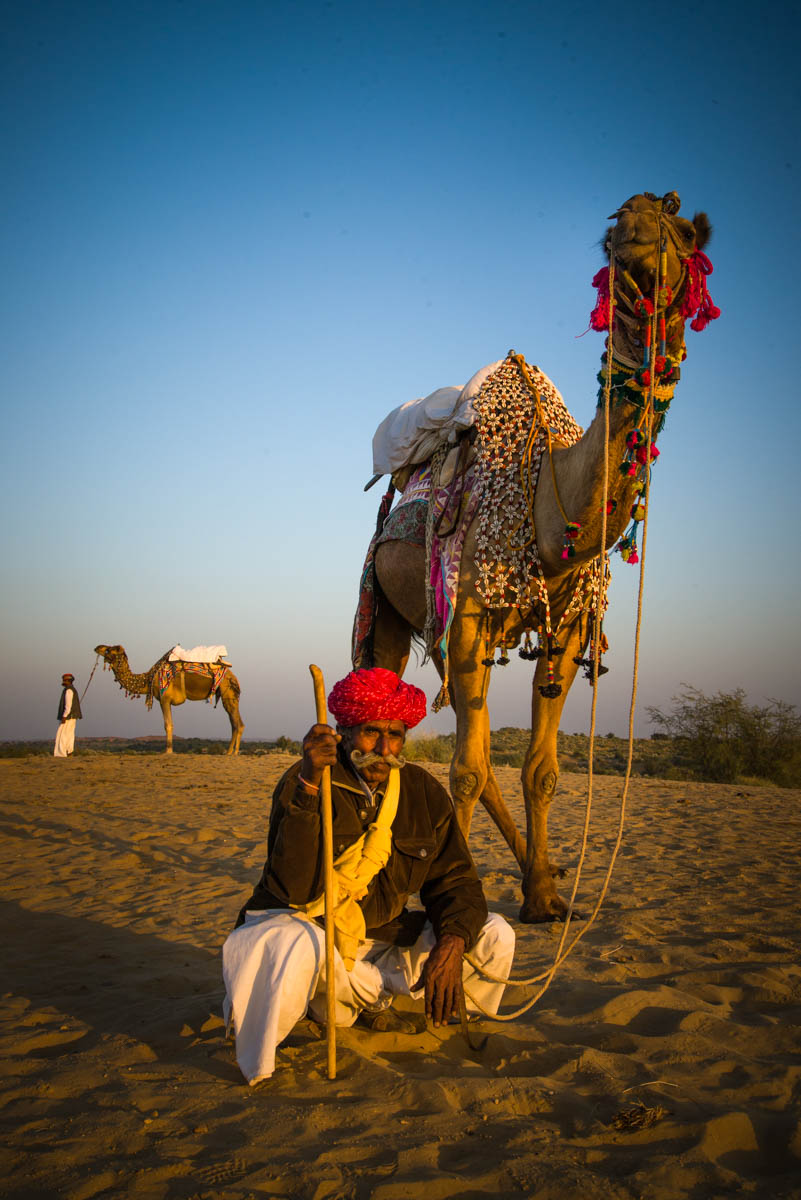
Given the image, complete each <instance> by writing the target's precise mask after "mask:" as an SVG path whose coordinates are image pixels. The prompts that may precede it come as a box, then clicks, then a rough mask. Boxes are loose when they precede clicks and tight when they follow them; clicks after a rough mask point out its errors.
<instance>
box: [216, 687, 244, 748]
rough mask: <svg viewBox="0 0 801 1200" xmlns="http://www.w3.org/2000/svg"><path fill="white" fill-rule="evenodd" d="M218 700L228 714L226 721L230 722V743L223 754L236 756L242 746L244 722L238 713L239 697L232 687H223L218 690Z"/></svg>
mask: <svg viewBox="0 0 801 1200" xmlns="http://www.w3.org/2000/svg"><path fill="white" fill-rule="evenodd" d="M220 699H221V700H222V706H223V708H224V709H225V711H226V712H227V713H228V720H229V721H230V722H231V741H230V742H229V744H228V749H227V750H226V752H225V753H226V754H238V753H239V747H240V745H241V744H242V734H243V733H244V732H245V722H244V721H243V720H242V717H241V716H240V713H239V697H238V696H237V694H236V692H235V691H234V689H233V688H232V687H225V686H223V687H222V688H220Z"/></svg>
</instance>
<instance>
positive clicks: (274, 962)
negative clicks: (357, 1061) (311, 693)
mask: <svg viewBox="0 0 801 1200" xmlns="http://www.w3.org/2000/svg"><path fill="white" fill-rule="evenodd" d="M328 708H329V710H330V711H331V712H332V713H333V714H334V717H335V719H336V722H337V725H336V731H335V730H334V729H332V728H331V726H330V725H314V726H312V728H311V729H310V730H309V732H308V733H307V734H306V737H305V738H304V739H303V758H302V760H301V761H300V762H298V763H295V765H294V766H292V767H290V768H289V770H288V771H287V772H286V774H285V775H284V776H283V778H282V779H281V780H280V781H279V783H278V786H277V787H276V789H275V792H274V793H273V803H272V809H271V812H270V827H269V832H268V836H267V862H266V863H265V865H264V871H263V873H262V877H261V880H260V882H259V883H258V884H257V886H256V889H255V891H254V893H253V895H252V896H251V898H250V899H249V900H248V901H247V903H246V904H245V906H244V907H243V909H242V911H241V912H240V914H239V918H238V920H237V923H236V928H235V929H234V931H233V933H231V934H230V935H229V937H228V939H227V941H226V943H225V945H224V947H223V976H224V979H225V986H226V1003H225V1010H226V1019H227V1020H230V1022H232V1023H233V1026H234V1030H235V1032H236V1054H237V1060H238V1062H239V1065H240V1068H241V1070H242V1073H243V1075H244V1076H245V1078H246V1079H247V1080H248V1082H249V1083H256V1082H257V1081H258V1080H259V1079H266V1078H269V1076H270V1075H272V1073H273V1070H274V1068H275V1050H276V1047H277V1046H278V1045H279V1044H280V1043H281V1042H282V1041H283V1040H284V1038H286V1037H287V1035H288V1034H289V1033H290V1031H291V1030H292V1028H293V1026H294V1025H295V1023H296V1022H297V1021H299V1020H300V1019H301V1018H302V1017H303V1016H304V1015H305V1013H306V1011H307V1009H308V1011H309V1013H310V1014H311V1015H312V1016H313V1017H315V1019H317V1020H320V1021H322V1020H324V1019H325V1013H326V1005H325V980H324V966H325V944H324V935H323V928H322V913H323V900H322V892H323V856H322V820H321V812H320V783H321V780H322V777H323V771H324V770H325V768H326V767H330V768H331V793H332V807H333V834H334V856H335V860H334V873H335V880H334V888H335V896H336V900H335V911H334V921H335V939H334V940H335V946H336V951H335V967H336V978H335V981H334V984H335V993H336V1023H337V1024H338V1025H352V1024H353V1023H354V1022H355V1021H356V1019H357V1018H359V1020H360V1022H362V1023H366V1024H368V1025H369V1026H370V1027H371V1028H372V1029H374V1030H375V1029H377V1030H391V1029H393V1028H395V1029H398V1028H401V1027H402V1025H403V1019H402V1018H400V1017H399V1016H398V1015H397V1014H394V1013H390V1012H389V1008H390V1005H391V1004H392V1000H393V997H394V996H396V995H410V994H412V995H414V994H418V995H419V994H421V993H422V998H423V1000H424V1003H425V1011H426V1015H427V1016H428V1017H429V1018H430V1019H431V1020H433V1022H434V1024H435V1025H443V1024H447V1023H448V1021H450V1020H451V1019H452V1018H453V1017H458V1014H459V1011H460V1006H461V997H462V981H463V979H464V982H465V984H466V989H467V993H468V994H467V995H466V996H465V999H466V1003H467V1009H468V1011H472V1012H477V1011H478V1009H477V1008H476V1007H475V1006H474V1005H473V1003H472V1000H473V999H475V1000H476V1001H477V1002H478V1004H479V1005H480V1006H481V1008H482V1009H484V1010H486V1011H487V1012H489V1013H495V1012H497V1010H498V1006H499V1004H500V1002H501V997H502V996H503V991H504V984H503V982H498V980H504V979H506V978H507V977H508V974H509V970H510V968H511V965H512V956H513V953H514V940H515V939H514V932H513V930H512V929H511V927H510V926H509V925H508V924H507V922H506V921H505V920H504V919H503V917H501V916H500V915H499V914H497V913H488V912H487V904H486V901H485V899H484V893H483V890H482V887H481V882H480V880H479V878H478V875H477V873H476V868H475V866H474V864H473V860H472V858H471V857H470V852H469V850H468V849H467V845H466V844H465V841H464V838H463V837H462V834H461V831H460V829H459V826H458V824H457V822H456V816H455V813H454V809H453V804H452V802H451V798H450V796H449V795H448V793H447V792H446V791H445V789H444V788H443V787H442V785H441V784H440V783H438V781H437V780H436V779H434V777H433V776H432V775H430V774H429V773H428V771H426V770H424V769H423V768H422V767H419V766H417V765H416V764H415V763H407V762H406V760H405V759H404V757H403V753H402V752H403V744H404V741H405V739H406V731H407V730H408V729H411V728H412V726H414V725H417V723H418V722H419V721H421V720H422V719H423V717H424V716H425V712H426V701H425V696H424V694H423V693H422V692H421V691H420V689H419V688H416V687H413V686H412V685H411V684H408V683H404V682H403V681H402V680H401V679H399V678H398V676H397V675H396V674H395V673H394V671H388V670H385V669H384V668H382V667H372V668H370V669H364V668H363V669H361V670H357V671H351V673H350V674H349V675H348V676H347V677H346V678H345V679H343V680H341V681H340V682H339V683H337V684H336V685H335V686H334V688H333V690H332V692H331V694H330V695H329V697H328ZM412 896H419V907H418V906H414V907H412V908H409V907H407V902H408V900H409V899H410V897H412ZM465 955H469V960H468V959H467V958H465ZM476 967H486V968H487V969H488V970H489V971H490V972H491V974H492V975H494V976H495V980H496V981H494V982H492V981H487V980H486V979H483V978H481V976H480V975H479V973H478V972H477V971H476ZM407 1031H413V1028H412V1027H409V1026H408V1024H407Z"/></svg>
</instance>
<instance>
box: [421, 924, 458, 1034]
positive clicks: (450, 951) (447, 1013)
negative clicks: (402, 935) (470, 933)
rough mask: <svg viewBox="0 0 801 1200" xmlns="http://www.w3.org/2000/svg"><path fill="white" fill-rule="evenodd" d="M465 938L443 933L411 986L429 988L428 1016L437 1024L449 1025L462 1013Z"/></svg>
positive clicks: (427, 991)
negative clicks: (449, 1022) (460, 1002)
mask: <svg viewBox="0 0 801 1200" xmlns="http://www.w3.org/2000/svg"><path fill="white" fill-rule="evenodd" d="M463 955H464V938H461V937H459V935H458V934H457V933H443V935H442V937H441V938H440V939H439V941H438V942H437V944H436V946H435V947H434V949H433V950H432V951H431V953H430V954H429V956H428V959H427V960H426V965H425V966H424V967H423V971H422V974H421V976H420V978H419V979H418V980H417V983H415V984H413V985H412V988H411V989H410V990H411V991H413V992H417V991H419V990H420V988H421V987H423V985H425V989H426V1016H427V1017H428V1018H429V1019H430V1020H432V1021H433V1022H434V1025H447V1023H448V1021H449V1020H450V1019H451V1017H452V1016H458V1015H459V1001H460V999H461V996H462V957H463Z"/></svg>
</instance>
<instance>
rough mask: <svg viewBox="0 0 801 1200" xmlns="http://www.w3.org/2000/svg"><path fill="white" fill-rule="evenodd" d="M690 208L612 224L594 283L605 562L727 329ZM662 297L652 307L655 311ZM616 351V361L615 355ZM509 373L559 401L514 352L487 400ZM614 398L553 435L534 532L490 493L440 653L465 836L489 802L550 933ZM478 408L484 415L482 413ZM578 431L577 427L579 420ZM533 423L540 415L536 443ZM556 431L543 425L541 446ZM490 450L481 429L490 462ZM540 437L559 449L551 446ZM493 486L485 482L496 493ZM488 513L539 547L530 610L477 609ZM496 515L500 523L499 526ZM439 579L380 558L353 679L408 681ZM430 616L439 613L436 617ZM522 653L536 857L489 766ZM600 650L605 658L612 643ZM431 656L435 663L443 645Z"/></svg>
mask: <svg viewBox="0 0 801 1200" xmlns="http://www.w3.org/2000/svg"><path fill="white" fill-rule="evenodd" d="M678 209H679V198H678V196H677V195H676V194H675V193H669V194H668V195H667V196H665V197H664V198H662V199H660V198H657V197H656V196H653V195H651V194H650V193H649V194H646V195H641V196H634V197H632V199H630V200H629V201H627V203H626V204H624V205H623V206H622V208H621V209H620V210H619V211H618V212H617V213H615V214H614V216H615V217H616V218H617V223H616V224H615V225H614V226H612V227H610V229H608V230H607V234H606V237H605V239H604V245H605V249H606V252H607V255H608V256H609V258H610V271H609V272H608V273H607V272H599V274H598V276H596V279H595V280H594V281H593V282H594V283H595V285H596V286H598V287H599V304H598V307H597V308H596V310H595V312H594V313H593V318H592V324H593V326H594V327H595V328H597V329H601V328H608V327H609V326H608V317H609V311H610V303H609V299H610V298H609V295H608V293H607V292H606V291H605V282H606V285H608V282H609V280H610V278H611V280H612V300H613V303H612V305H611V310H612V312H613V313H614V314H615V317H614V323H613V333H612V338H613V341H612V363H611V367H612V372H613V374H612V376H611V380H610V382H609V385H608V386H609V388H610V392H609V394H610V396H611V404H610V405H609V417H608V445H609V452H608V492H607V495H608V498H609V504H608V506H607V509H606V512H607V526H606V535H605V546H604V550H606V549H608V548H609V547H611V546H612V545H613V544H614V543H615V542H616V541H617V540H618V539H620V538H621V534H623V531H624V529H625V527H626V525H627V524H628V523H629V522H630V521H631V520H632V518H635V519H642V516H643V513H644V506H645V504H646V502H647V486H648V473H649V463H650V461H651V457H652V455H653V454H654V453H655V448H652V442H653V439H654V438H655V436H656V433H657V432H658V430H659V428H660V427H661V421H662V419H663V416H664V411H665V410H666V408H667V405H668V403H669V400H670V396H671V395H672V392H673V387H674V386H675V382H676V380H677V378H678V375H679V369H678V368H679V364H680V363H681V361H682V360H683V358H684V356H685V350H684V324H685V320H686V318H687V317H688V316H690V315H692V314H698V315H696V318H695V320H694V321H693V327H694V328H703V325H704V324H706V323H707V322H708V320H710V319H712V318H714V317H715V316H717V315H719V311H718V310H717V309H715V308H714V305H712V303H711V300H710V298H709V296H708V293H707V291H706V285H705V280H704V278H703V277H702V275H703V276H705V274H707V273H708V272H709V271H710V270H711V264H710V263H709V260H708V259H706V257H705V256H704V255H703V254H701V253H700V251H701V248H702V247H703V245H704V244H705V243H706V241H707V239H708V237H709V234H710V232H711V230H710V226H709V222H708V220H707V218H706V216H705V215H704V214H702V213H700V214H696V216H695V217H694V218H693V221H692V222H691V221H688V220H684V219H682V218H680V217H678V215H677V214H678ZM649 297H652V298H655V300H656V306H655V308H654V305H653V303H652V301H651V300H649V299H648V298H649ZM649 310H650V311H649ZM606 344H607V347H608V345H609V343H608V341H607V343H606ZM605 372H606V354H605V355H604V359H603V362H602V374H601V375H600V376H599V379H601V380H602V381H603V380H604V379H605V378H606V375H605ZM504 373H505V376H506V378H507V379H509V380H512V381H514V380H515V379H517V378H518V376H519V377H520V378H521V379H523V380H524V382H526V376H528V380H527V382H526V387H527V388H528V391H529V392H530V393H532V395H533V394H534V393H535V392H537V389H538V388H540V387H541V388H542V389H543V393H544V390H546V389H547V388H548V387H550V388H551V391H553V390H554V389H553V387H552V385H551V384H550V381H548V380H547V379H546V378H545V377H544V376H541V375H539V374H538V373H537V368H528V367H527V364H525V363H524V362H523V360H522V359H521V358H520V356H516V355H513V354H512V353H511V352H510V356H509V358H507V359H506V361H505V362H504V363H503V364H502V365H501V367H500V368H499V369H498V370H497V371H496V374H495V375H492V376H490V377H489V379H488V380H487V381H486V382H485V383H484V385H483V388H487V387H488V386H489V385H490V384H492V381H493V380H495V379H496V377H497V378H500V377H501V376H502V375H503V374H504ZM651 376H653V384H652V383H651ZM604 387H605V384H604V383H603V382H602V386H601V391H600V392H599V412H598V414H597V415H596V417H595V419H594V420H593V422H592V424H591V425H590V427H589V428H588V429H587V431H586V433H584V435H583V436H579V434H580V430H578V429H577V427H575V425H574V431H575V436H576V437H577V438H578V440H576V441H575V442H573V444H569V443H570V442H571V441H572V438H571V437H566V436H563V437H561V438H560V436H559V434H558V433H556V435H555V436H553V443H554V445H553V449H552V453H551V455H550V466H549V464H548V461H547V458H548V455H547V453H546V455H545V457H544V458H543V467H542V473H541V476H540V478H539V482H538V485H537V481H536V479H533V478H532V477H531V474H529V477H528V480H529V483H531V497H530V501H531V502H530V507H529V510H528V513H527V514H526V520H525V521H524V523H523V525H522V527H521V524H520V515H519V511H518V510H514V511H512V509H510V507H509V505H508V504H507V502H506V500H505V499H504V496H503V494H501V493H499V494H498V496H497V497H494V498H493V502H492V504H491V505H488V503H487V500H486V493H484V500H483V501H482V504H481V505H479V509H478V512H477V513H476V515H475V517H474V518H473V520H472V523H471V524H470V526H469V528H468V530H467V534H466V537H465V543H464V552H463V556H462V560H461V570H460V575H459V583H458V592H457V596H456V601H455V605H454V614H453V618H452V624H451V628H450V635H449V642H448V658H447V660H446V661H445V662H443V661H442V660H441V659H440V657H439V656H438V655H437V654H436V653H432V657H433V659H434V662H435V665H436V666H437V668H438V670H439V671H440V674H441V675H445V671H446V670H447V676H446V682H447V684H448V688H449V693H450V697H449V698H450V701H451V702H452V704H453V707H454V709H455V713H456V749H455V752H454V757H453V761H452V764H451V770H450V784H451V792H452V795H453V799H454V803H455V805H456V809H457V814H458V817H459V822H460V825H461V828H462V830H463V832H464V833H465V835H468V834H469V830H470V822H471V817H472V813H473V809H474V807H475V804H476V801H477V800H479V799H480V800H481V801H482V803H483V804H484V805H485V807H486V808H487V810H488V811H489V813H490V814H491V816H492V818H493V820H494V821H495V822H496V824H497V826H498V827H499V829H500V830H501V832H502V833H503V835H504V837H505V838H506V840H507V842H508V844H509V846H510V847H511V849H512V851H513V853H514V854H515V857H516V858H517V861H518V863H519V864H520V867H521V870H522V873H523V905H522V908H521V910H520V919H521V920H522V921H529V922H533V921H545V920H553V919H555V918H561V917H563V916H564V914H565V912H566V905H565V903H564V901H563V900H562V899H561V897H560V896H559V895H558V894H557V891H556V888H555V885H554V876H555V875H556V874H558V872H557V870H556V868H555V867H553V866H552V864H551V863H550V862H549V858H548V847H547V815H548V807H549V804H550V802H551V799H552V798H553V795H554V790H555V788H556V782H557V777H558V762H557V755H556V735H557V732H558V729H559V721H560V716H561V713H562V708H563V705H564V702H565V699H566V696H567V692H568V690H569V688H570V686H571V684H572V683H573V680H574V678H575V675H576V672H577V670H578V667H579V666H580V665H583V666H585V667H586V668H587V674H588V677H589V678H591V679H592V676H593V674H594V673H595V670H596V665H595V664H596V662H597V661H600V660H596V659H595V658H593V657H592V656H591V658H589V659H588V658H587V657H585V655H586V654H587V651H588V644H589V642H590V637H591V632H592V629H593V621H594V617H595V613H596V611H597V610H598V608H599V606H600V611H601V614H602V613H603V608H604V607H605V590H606V589H605V582H606V572H607V565H606V555H605V554H603V555H601V554H600V551H601V532H602V520H603V513H602V507H603V506H602V498H603V494H604V493H603V487H604V474H605V472H604V446H605V445H606V442H607V430H606V418H605V415H604V414H605V409H606V407H607V405H606V402H605V400H606V396H605V391H604ZM481 394H482V393H480V394H479V400H480V398H481ZM557 395H558V393H557ZM559 402H560V403H561V398H559ZM476 403H477V407H478V404H479V401H477V402H476ZM537 404H539V397H538V398H537ZM567 418H568V420H570V418H569V414H567ZM536 420H537V418H536V416H535V417H534V418H533V419H532V426H531V430H532V431H533V432H536V431H535V430H534V425H535V424H536ZM549 425H550V423H549V421H548V419H547V418H545V420H544V421H543V422H542V423H541V429H540V433H541V434H542V433H543V430H545V428H546V426H549ZM635 431H636V436H634V434H635ZM481 436H482V434H481V430H480V428H479V445H478V450H479V453H480V452H481V445H480V439H481ZM543 436H544V437H545V439H546V442H547V441H548V439H549V438H550V437H551V436H552V435H551V434H550V433H544V434H543ZM522 440H523V441H525V440H526V439H525V438H523V439H522ZM560 443H561V444H560ZM566 443H567V444H566ZM499 444H500V443H499ZM527 444H530V443H527ZM515 455H516V457H515ZM513 459H514V462H513V467H514V472H515V473H516V472H518V470H520V471H521V472H522V474H521V476H520V477H521V479H523V480H524V482H525V463H524V462H523V459H524V447H523V446H522V445H520V444H518V445H517V447H516V450H515V452H514V454H513ZM435 461H436V460H435ZM490 465H491V464H490ZM491 474H492V472H491V470H490V469H489V468H488V473H487V474H486V475H485V479H486V478H490V476H491ZM534 486H536V491H534ZM524 490H525V489H524ZM482 507H483V508H484V512H485V518H486V519H488V520H490V521H493V520H494V521H495V522H496V526H497V529H496V533H497V534H498V537H497V538H496V542H497V544H498V545H501V544H502V543H503V545H504V546H505V547H507V548H508V547H509V546H510V544H512V543H514V544H515V545H517V546H520V545H523V544H524V543H525V541H526V537H528V538H529V539H530V542H531V547H530V551H529V559H528V561H529V563H530V564H533V565H532V566H531V569H532V571H533V572H534V573H535V574H536V576H537V578H535V579H532V580H530V583H531V587H530V589H528V590H527V589H526V587H523V589H522V591H521V593H520V594H521V595H524V596H525V599H524V600H523V601H520V603H516V604H512V603H509V604H505V605H504V604H501V605H500V606H498V605H496V606H495V607H488V605H487V603H486V602H485V599H484V598H483V597H482V595H481V594H480V591H479V587H480V586H483V587H484V591H486V587H485V586H484V585H486V555H483V557H482V552H480V549H481V548H480V546H478V545H477V543H478V541H479V530H480V526H481V520H482V511H481V510H482ZM488 507H489V508H491V509H492V510H493V511H492V512H490V513H489V514H487V508H488ZM620 549H621V553H622V554H623V557H624V558H625V557H628V558H630V559H631V560H632V561H636V544H635V543H634V539H633V538H628V539H626V538H624V539H623V540H622V541H621V543H620ZM537 560H538V564H537ZM482 570H483V571H484V572H485V575H484V576H483V577H482V575H481V572H482ZM428 576H429V570H428V562H427V558H426V551H425V549H424V547H422V546H420V545H417V544H412V542H410V541H404V540H388V541H384V542H382V543H380V544H377V545H376V548H375V614H374V627H373V633H372V641H371V642H370V643H368V650H367V656H366V657H365V656H362V657H361V660H360V661H356V658H354V664H355V665H359V666H366V665H369V663H370V661H372V663H373V664H374V665H376V666H382V667H389V668H391V669H392V670H394V671H397V672H398V673H399V674H402V673H403V671H404V669H405V667H406V663H407V661H408V656H409V649H410V640H411V637H412V635H420V634H421V632H422V631H423V630H424V627H425V624H426V617H427V610H426V580H427V578H428ZM593 578H594V579H595V581H596V582H595V584H594V585H593V584H592V579H593ZM582 580H583V582H582ZM593 586H594V588H595V590H594V591H593ZM430 612H431V610H430V608H429V610H428V615H429V617H430ZM532 634H538V638H539V646H538V648H536V649H534V648H533V646H532V644H531V641H530V635H532ZM521 638H523V640H524V647H525V648H524V649H523V650H522V651H521V656H522V657H526V658H532V659H533V658H537V666H536V669H535V673H534V681H533V688H532V707H531V740H530V743H529V746H528V750H527V753H526V756H525V762H524V767H523V792H524V797H525V805H526V818H527V838H526V841H525V842H524V841H523V839H522V838H521V836H520V834H519V832H518V831H517V829H516V828H515V825H514V822H513V820H512V817H511V815H510V814H509V811H508V809H507V807H506V805H505V803H504V800H503V797H502V795H501V793H500V790H499V788H498V785H497V782H496V780H495V777H494V775H493V772H492V767H491V765H490V718H489V712H488V708H487V692H488V686H489V678H490V667H491V665H492V661H493V655H494V653H495V650H496V648H497V647H498V646H499V645H500V646H501V658H500V659H499V661H508V658H507V654H506V652H507V650H508V649H509V647H511V646H515V645H517V644H518V643H519V642H520V640H521ZM598 640H599V642H600V643H601V648H602V647H603V639H602V637H601V638H599V639H598ZM354 649H356V647H355V645H354ZM428 649H429V652H431V642H430V640H429V641H428ZM591 655H592V651H591ZM601 670H603V668H601Z"/></svg>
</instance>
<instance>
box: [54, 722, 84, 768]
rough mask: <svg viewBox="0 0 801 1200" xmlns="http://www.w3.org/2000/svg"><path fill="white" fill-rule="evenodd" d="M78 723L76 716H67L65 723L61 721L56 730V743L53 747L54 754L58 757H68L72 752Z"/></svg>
mask: <svg viewBox="0 0 801 1200" xmlns="http://www.w3.org/2000/svg"><path fill="white" fill-rule="evenodd" d="M77 723H78V721H77V718H76V717H67V719H66V721H65V722H64V724H63V725H62V724H61V722H59V726H58V729H57V730H56V744H55V746H54V747H53V754H54V756H55V757H56V758H66V757H67V755H68V754H72V748H73V746H74V745H75V726H76V725H77Z"/></svg>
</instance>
